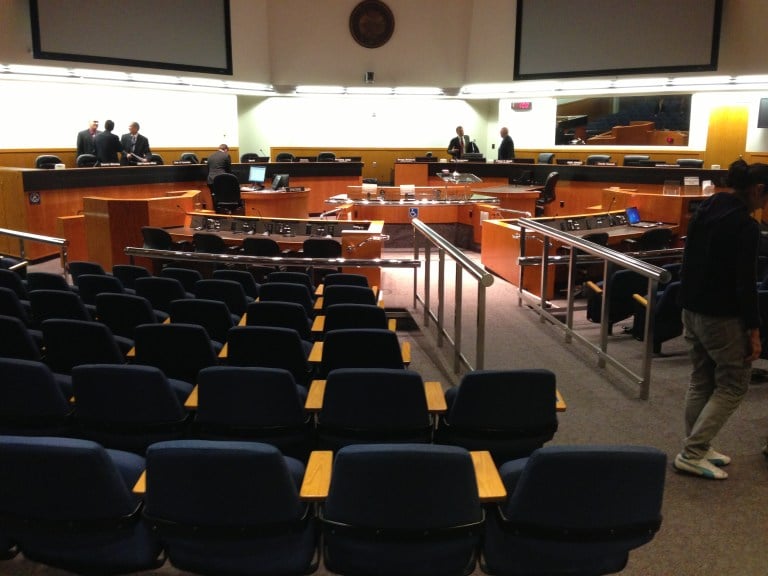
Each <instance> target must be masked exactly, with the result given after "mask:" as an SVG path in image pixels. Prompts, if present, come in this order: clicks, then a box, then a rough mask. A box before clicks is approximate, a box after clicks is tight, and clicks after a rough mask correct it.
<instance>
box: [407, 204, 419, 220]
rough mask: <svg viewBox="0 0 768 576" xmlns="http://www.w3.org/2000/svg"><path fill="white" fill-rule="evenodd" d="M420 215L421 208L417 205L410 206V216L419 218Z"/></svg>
mask: <svg viewBox="0 0 768 576" xmlns="http://www.w3.org/2000/svg"><path fill="white" fill-rule="evenodd" d="M418 216H419V209H418V208H416V207H415V206H412V207H409V208H408V218H418Z"/></svg>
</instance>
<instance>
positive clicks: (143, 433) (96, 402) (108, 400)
mask: <svg viewBox="0 0 768 576" xmlns="http://www.w3.org/2000/svg"><path fill="white" fill-rule="evenodd" d="M72 387H73V389H74V393H75V400H76V402H77V409H76V411H75V421H76V423H77V424H78V428H79V433H80V434H81V435H82V436H83V437H86V438H88V439H90V440H94V441H96V442H99V443H100V444H101V445H102V446H105V447H106V448H116V449H118V450H129V451H131V452H138V453H141V454H143V453H144V451H145V450H146V448H147V446H149V445H150V444H151V443H153V442H159V441H161V440H169V439H171V438H178V437H180V436H181V434H182V433H183V432H185V426H184V424H185V422H186V420H187V411H186V410H185V408H184V406H183V405H182V403H181V401H180V399H179V397H178V395H177V393H176V392H175V391H174V389H173V388H172V387H171V384H170V382H169V381H168V379H167V378H166V376H165V374H163V372H162V371H161V370H160V369H159V368H156V367H154V366H141V365H138V364H121V365H115V364H85V365H81V366H75V367H74V368H72ZM191 389H192V385H191V384H190V385H189V391H191Z"/></svg>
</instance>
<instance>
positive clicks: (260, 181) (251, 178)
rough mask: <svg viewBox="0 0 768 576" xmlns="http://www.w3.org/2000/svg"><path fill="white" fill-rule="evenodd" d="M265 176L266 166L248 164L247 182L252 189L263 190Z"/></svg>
mask: <svg viewBox="0 0 768 576" xmlns="http://www.w3.org/2000/svg"><path fill="white" fill-rule="evenodd" d="M266 177H267V167H266V166H264V165H260V166H250V167H249V168H248V182H250V183H251V186H253V189H254V190H264V180H265V179H266Z"/></svg>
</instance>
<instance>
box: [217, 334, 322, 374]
mask: <svg viewBox="0 0 768 576" xmlns="http://www.w3.org/2000/svg"><path fill="white" fill-rule="evenodd" d="M307 356H308V350H307V347H306V346H304V344H303V343H302V340H301V337H300V336H299V333H298V332H297V331H296V330H292V329H290V328H280V327H276V326H235V327H234V328H232V329H231V330H230V331H229V334H228V335H227V364H229V365H230V366H256V367H261V368H283V369H285V370H288V371H289V372H290V373H291V374H292V375H293V378H294V380H296V383H297V384H300V385H301V386H305V387H306V386H308V385H309V380H310V377H311V375H312V367H311V366H310V364H309V362H308V361H307Z"/></svg>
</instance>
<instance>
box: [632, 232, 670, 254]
mask: <svg viewBox="0 0 768 576" xmlns="http://www.w3.org/2000/svg"><path fill="white" fill-rule="evenodd" d="M672 236H673V233H672V230H671V229H670V228H649V229H648V230H646V231H645V232H643V233H642V234H641V235H640V236H638V237H637V238H625V239H624V244H625V245H626V246H628V247H629V249H630V250H632V251H633V252H645V251H647V250H665V249H667V248H669V247H670V245H671V244H672Z"/></svg>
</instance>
